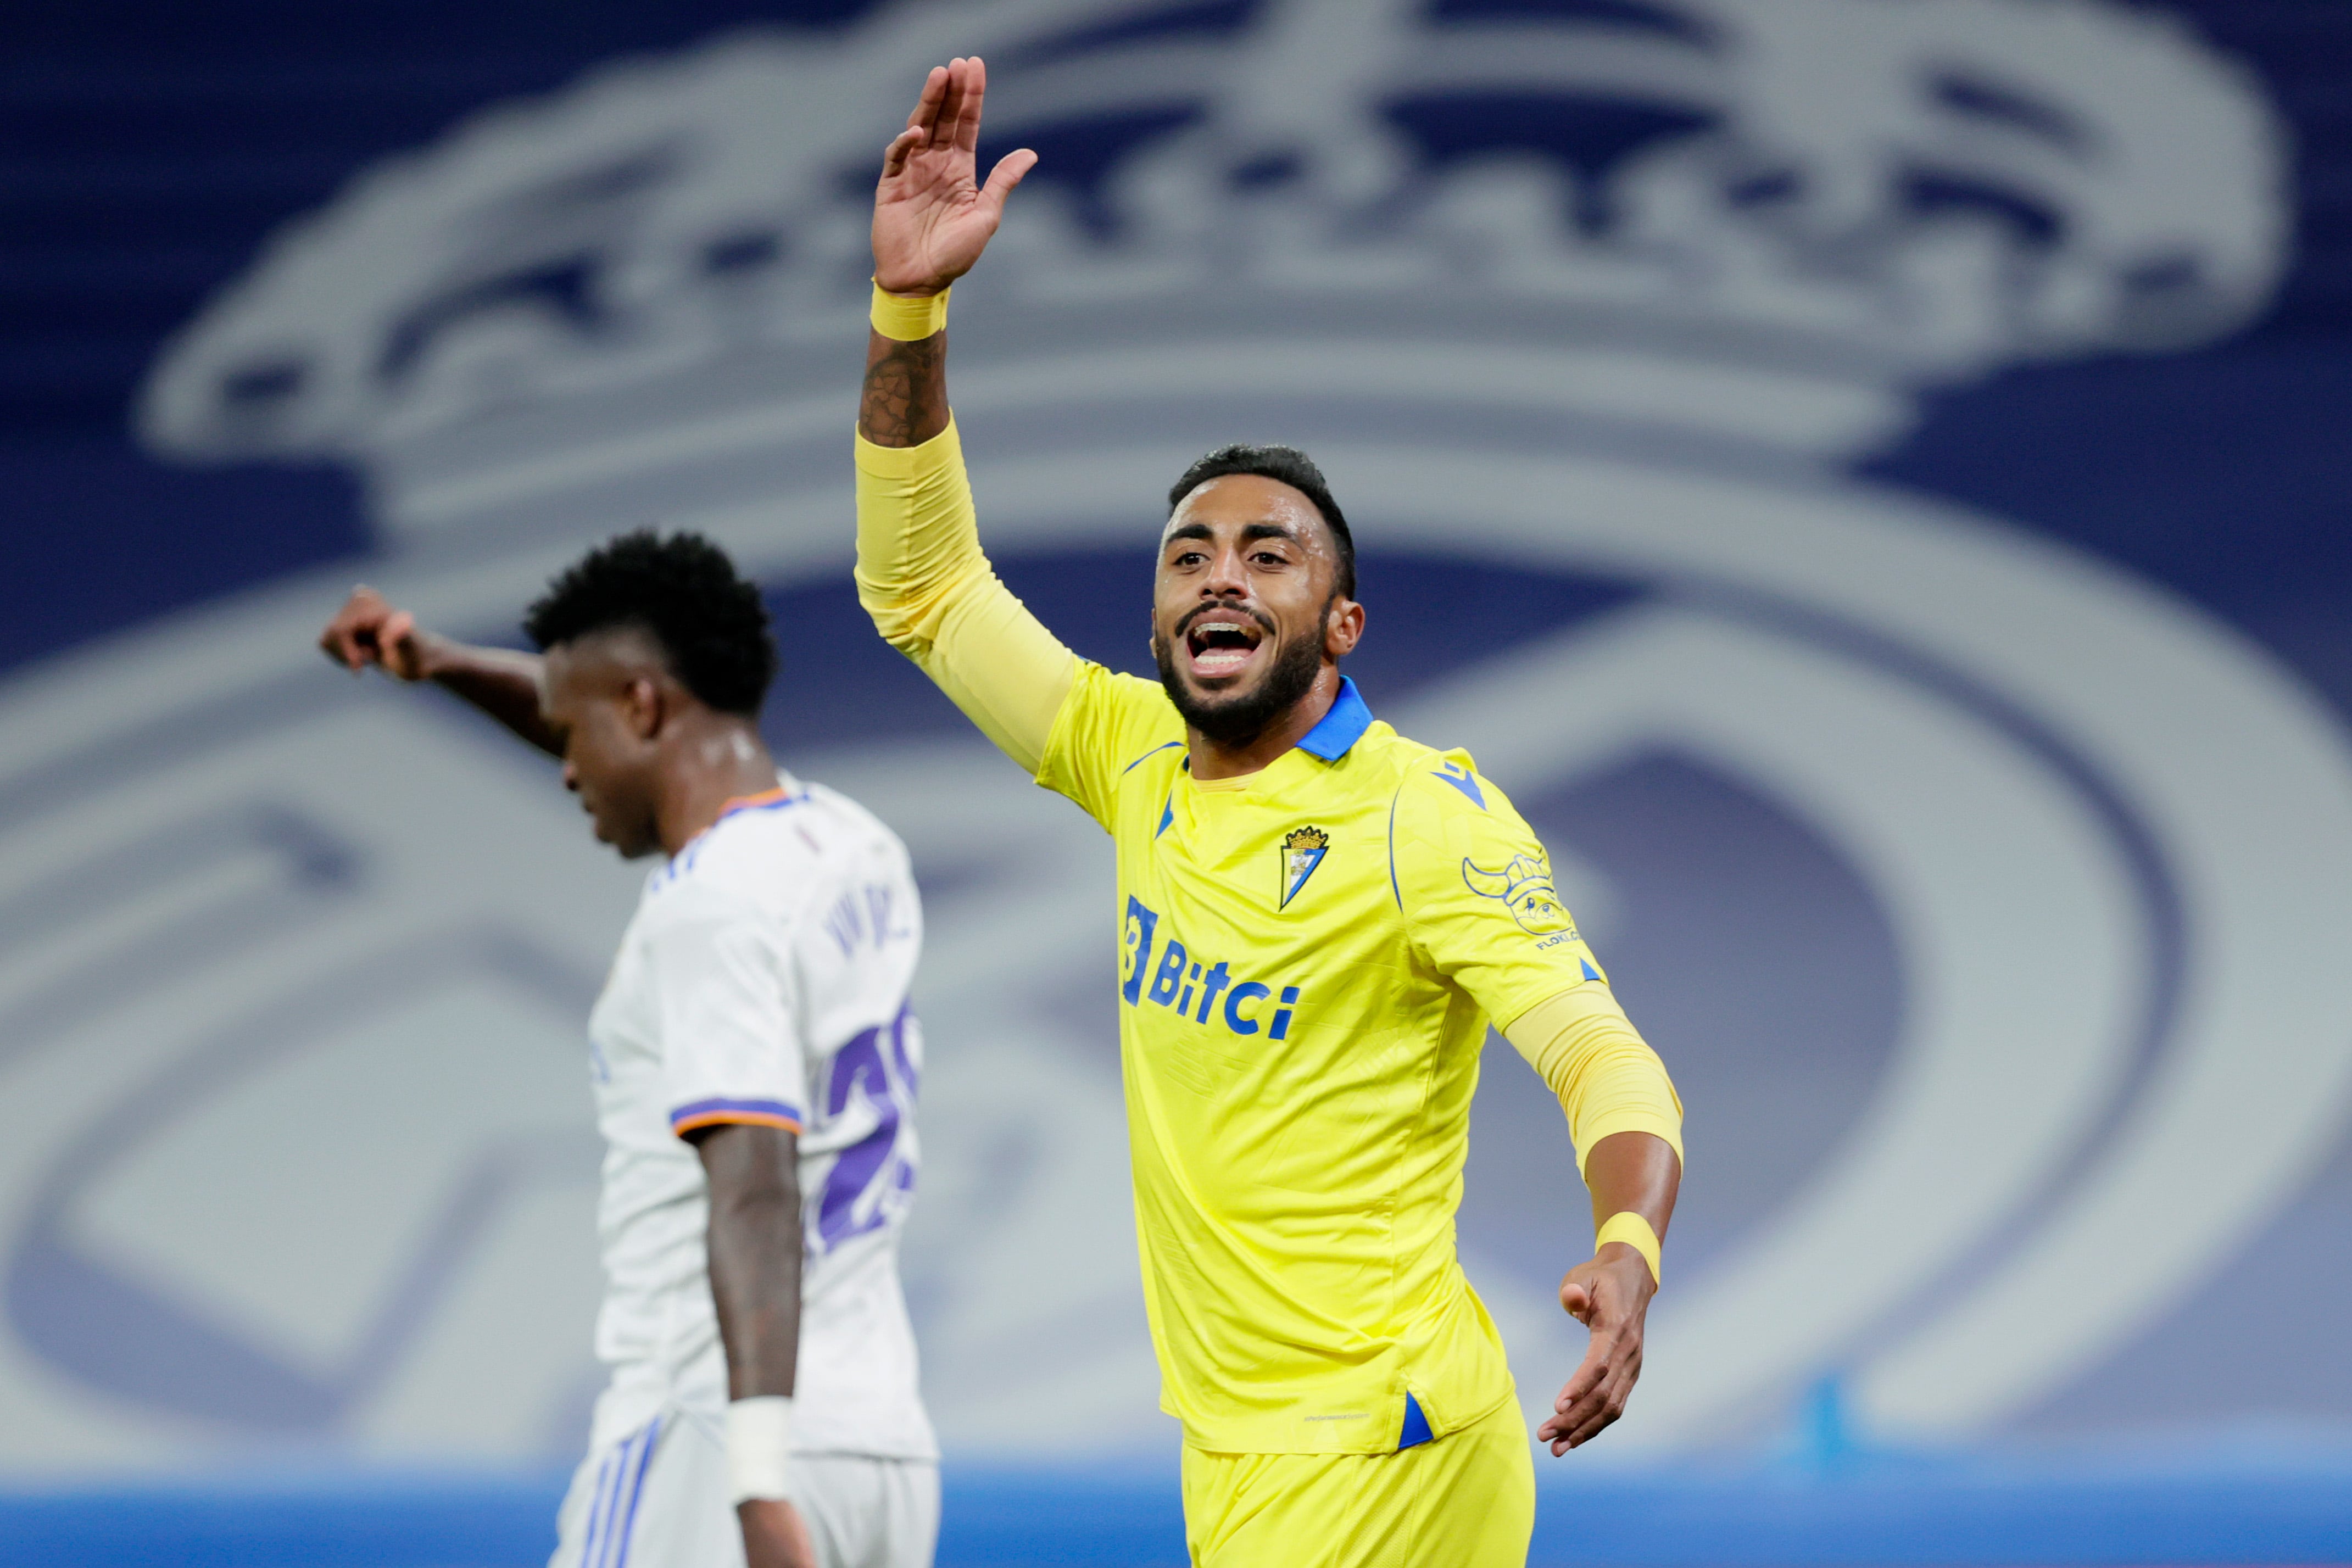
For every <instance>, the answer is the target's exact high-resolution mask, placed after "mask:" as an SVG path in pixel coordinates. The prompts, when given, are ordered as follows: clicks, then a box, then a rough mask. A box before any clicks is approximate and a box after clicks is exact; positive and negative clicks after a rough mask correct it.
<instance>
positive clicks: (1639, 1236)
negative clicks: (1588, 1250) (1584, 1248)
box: [1592, 1208, 1662, 1284]
mask: <svg viewBox="0 0 2352 1568" xmlns="http://www.w3.org/2000/svg"><path fill="white" fill-rule="evenodd" d="M1612 1241H1622V1242H1623V1243H1624V1244H1625V1245H1626V1246H1628V1247H1631V1248H1632V1249H1633V1250H1634V1251H1636V1252H1639V1253H1640V1254H1641V1255H1642V1258H1643V1261H1645V1262H1647V1263H1648V1264H1649V1265H1650V1280H1651V1282H1652V1283H1653V1284H1654V1283H1656V1282H1657V1281H1659V1280H1660V1279H1661V1278H1662V1276H1661V1275H1660V1274H1659V1273H1658V1250H1659V1249H1658V1233H1657V1232H1656V1231H1654V1230H1653V1229H1651V1228H1650V1222H1649V1221H1648V1220H1646V1219H1644V1218H1642V1217H1641V1216H1640V1215H1638V1214H1636V1213H1634V1212H1633V1210H1632V1209H1630V1208H1628V1209H1622V1210H1620V1211H1619V1212H1617V1213H1615V1214H1612V1215H1611V1216H1610V1217H1609V1218H1608V1219H1607V1220H1605V1221H1603V1222H1602V1224H1601V1229H1600V1230H1599V1232H1598V1233H1596V1234H1595V1235H1594V1236H1593V1238H1592V1250H1593V1251H1595V1252H1599V1251H1600V1250H1601V1249H1602V1248H1603V1247H1606V1246H1608V1245H1609V1244H1610V1243H1611V1242H1612Z"/></svg>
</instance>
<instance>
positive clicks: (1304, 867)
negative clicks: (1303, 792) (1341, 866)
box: [1276, 828, 1331, 909]
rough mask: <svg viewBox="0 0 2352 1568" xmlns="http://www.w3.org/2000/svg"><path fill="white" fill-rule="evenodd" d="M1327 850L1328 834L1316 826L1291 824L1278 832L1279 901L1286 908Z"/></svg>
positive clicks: (1279, 905)
mask: <svg viewBox="0 0 2352 1568" xmlns="http://www.w3.org/2000/svg"><path fill="white" fill-rule="evenodd" d="M1330 852H1331V835H1330V834H1328V833H1327V832H1325V831H1323V830H1322V829H1320V828H1293V829H1291V830H1290V831H1288V832H1287V833H1285V834H1284V835H1283V836H1282V902H1281V904H1278V905H1276V907H1277V908H1281V909H1287V908H1289V907H1290V901H1291V900H1292V899H1294V898H1297V896H1298V890H1299V889H1300V888H1303V887H1305V886H1306V885H1307V878H1308V877H1310V876H1313V875H1314V874H1315V868H1316V867H1317V866H1318V865H1321V864H1322V863H1323V857H1324V856H1325V855H1327V854H1329V853H1330Z"/></svg>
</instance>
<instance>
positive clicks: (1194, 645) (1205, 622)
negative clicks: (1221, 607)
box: [1184, 615, 1265, 681]
mask: <svg viewBox="0 0 2352 1568" xmlns="http://www.w3.org/2000/svg"><path fill="white" fill-rule="evenodd" d="M1263 642H1265V628H1263V627H1261V626H1260V625H1258V624H1257V622H1255V621H1250V620H1247V619H1245V618H1244V617H1242V616H1238V615H1203V616H1202V617H1201V619H1199V620H1198V621H1195V622H1192V625H1191V626H1190V627H1188V628H1186V629H1185V632H1184V651H1185V653H1187V654H1188V655H1190V656H1191V658H1192V674H1195V675H1196V676H1198V677H1200V678H1201V679H1202V680H1204V681H1213V680H1221V679H1223V677H1225V676H1227V675H1233V674H1240V673H1241V671H1242V670H1243V668H1244V667H1245V666H1246V665H1247V664H1249V662H1250V661H1251V660H1252V659H1254V658H1255V657H1256V656H1257V650H1258V644H1259V643H1263Z"/></svg>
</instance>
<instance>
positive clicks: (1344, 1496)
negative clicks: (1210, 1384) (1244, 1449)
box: [1183, 1404, 1536, 1568]
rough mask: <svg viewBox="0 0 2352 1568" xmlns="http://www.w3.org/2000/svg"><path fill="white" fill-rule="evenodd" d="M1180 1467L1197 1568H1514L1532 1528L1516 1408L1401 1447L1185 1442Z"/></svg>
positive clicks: (1532, 1491) (1528, 1463)
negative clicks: (1319, 1450) (1345, 1449)
mask: <svg viewBox="0 0 2352 1568" xmlns="http://www.w3.org/2000/svg"><path fill="white" fill-rule="evenodd" d="M1183 1462H1184V1469H1183V1477H1184V1483H1183V1484H1184V1537H1185V1545H1186V1546H1187V1547H1189V1548H1190V1549H1191V1560H1192V1563H1193V1564H1194V1568H1522V1565H1523V1564H1524V1563H1526V1562H1527V1560H1528V1542H1529V1541H1530V1539H1531V1538H1532V1537H1533V1535H1534V1533H1535V1522H1536V1477H1535V1466H1534V1463H1533V1462H1532V1460H1531V1459H1530V1458H1529V1456H1528V1434H1527V1425H1526V1422H1525V1420H1524V1418H1523V1417H1522V1416H1520V1414H1519V1407H1518V1406H1517V1404H1509V1405H1505V1406H1502V1407H1501V1408H1499V1409H1497V1410H1496V1411H1495V1412H1494V1413H1493V1414H1492V1415H1490V1416H1486V1417H1485V1418H1484V1419H1483V1420H1480V1421H1478V1422H1476V1423H1475V1424H1474V1425H1472V1426H1471V1427H1468V1428H1467V1429H1466V1430H1464V1431H1460V1432H1456V1433H1454V1435H1453V1436H1452V1437H1448V1438H1446V1439H1445V1440H1444V1442H1442V1443H1423V1444H1422V1445H1420V1446H1419V1447H1417V1448H1407V1449H1405V1450H1404V1451H1403V1452H1402V1453H1391V1454H1210V1453H1203V1452H1202V1451H1201V1450H1200V1449H1198V1448H1187V1449H1185V1450H1184V1461H1183Z"/></svg>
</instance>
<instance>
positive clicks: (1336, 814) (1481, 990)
mask: <svg viewBox="0 0 2352 1568" xmlns="http://www.w3.org/2000/svg"><path fill="white" fill-rule="evenodd" d="M857 460H858V473H859V476H858V572H857V580H858V587H859V594H860V598H861V599H862V601H864V602H865V604H866V608H867V609H868V611H869V612H872V614H873V616H874V618H875V621H876V623H877V626H879V628H880V629H881V631H882V632H883V635H884V636H885V637H887V639H888V640H889V641H890V642H891V643H892V644H893V645H894V646H896V647H898V649H900V650H901V651H902V652H904V653H907V654H908V656H909V657H911V658H912V659H914V660H915V662H916V663H917V664H919V665H921V667H922V668H923V669H924V671H925V672H926V673H928V674H929V675H930V676H931V677H932V679H933V680H935V681H937V682H938V683H939V685H940V686H941V687H942V688H943V689H944V690H945V691H946V692H947V693H948V695H950V697H952V698H953V699H954V700H955V702H956V703H957V705H958V706H961V708H962V709H963V710H964V712H965V713H966V714H968V715H970V716H971V718H972V719H973V720H974V722H976V723H977V724H978V725H979V726H980V727H981V728H982V730H983V731H984V732H986V733H987V734H988V736H989V737H990V738H991V739H992V740H994V741H995V742H996V743H997V745H998V746H999V747H1002V748H1003V750H1004V751H1005V752H1006V753H1007V754H1008V755H1010V756H1011V757H1013V758H1014V759H1015V760H1016V761H1018V762H1019V763H1020V764H1021V765H1022V766H1023V767H1024V768H1028V769H1029V770H1030V771H1031V772H1032V773H1033V775H1034V777H1035V779H1037V781H1038V782H1039V783H1040V784H1042V785H1044V786H1045V788H1047V789H1053V790H1055V791H1057V792H1058V793H1060V794H1063V795H1066V796H1067V797H1069V798H1070V799H1071V800H1075V801H1076V802H1077V803H1078V805H1079V806H1080V807H1082V808H1083V809H1084V810H1086V811H1087V814H1088V815H1089V816H1091V817H1093V818H1094V819H1095V821H1097V822H1099V823H1100V824H1101V825H1102V826H1103V827H1104V828H1105V829H1106V830H1107V831H1109V833H1110V834H1111V836H1112V838H1113V839H1114V841H1116V843H1117V845H1118V891H1117V896H1116V902H1115V904H1114V906H1113V908H1114V914H1115V917H1116V926H1117V931H1118V965H1119V982H1118V997H1119V1045H1120V1056H1121V1063H1122V1068H1123V1072H1124V1077H1125V1081H1126V1086H1127V1105H1128V1122H1129V1144H1130V1147H1131V1152H1132V1158H1133V1162H1134V1173H1135V1205H1136V1220H1137V1231H1138V1235H1139V1240H1140V1249H1141V1252H1142V1263H1143V1281H1144V1300H1145V1303H1146V1306H1147V1308H1148V1310H1149V1312H1150V1322H1151V1333H1152V1341H1153V1343H1154V1346H1155V1347H1156V1349H1157V1350H1158V1352H1159V1357H1160V1373H1161V1378H1162V1388H1163V1393H1162V1404H1163V1405H1164V1406H1165V1407H1166V1408H1167V1409H1168V1410H1169V1411H1170V1412H1171V1413H1172V1414H1174V1415H1175V1416H1178V1417H1180V1418H1181V1420H1182V1422H1183V1424H1184V1433H1185V1438H1186V1440H1187V1442H1189V1443H1190V1444H1192V1446H1193V1447H1194V1448H1202V1449H1206V1450H1210V1451H1213V1452H1222V1453H1261V1454H1280V1453H1372V1452H1381V1451H1384V1450H1388V1449H1393V1448H1396V1447H1398V1446H1399V1442H1400V1440H1401V1437H1402V1436H1403V1435H1404V1434H1405V1433H1406V1432H1407V1430H1408V1427H1407V1413H1408V1409H1409V1408H1412V1409H1413V1410H1414V1411H1415V1412H1416V1413H1417V1416H1418V1417H1419V1419H1420V1421H1422V1422H1425V1423H1426V1431H1427V1433H1428V1434H1429V1435H1432V1436H1436V1437H1443V1436H1444V1434H1446V1433H1448V1432H1450V1431H1454V1430H1456V1429H1459V1428H1461V1427H1466V1426H1469V1425H1470V1424H1472V1423H1473V1422H1475V1421H1477V1420H1478V1419H1479V1418H1480V1417H1482V1416H1486V1415H1487V1414H1489V1413H1490V1412H1492V1411H1493V1410H1494V1409H1495V1408H1496V1406H1499V1405H1501V1404H1502V1403H1503V1402H1504V1401H1506V1400H1507V1399H1509V1398H1510V1397H1511V1395H1512V1385H1511V1379H1510V1374H1509V1371H1508V1368H1507V1364H1506V1363H1505V1360H1504V1354H1503V1346H1502V1342H1501V1340H1500V1338H1499V1336H1498V1335H1497V1334H1496V1331H1495V1326H1494V1324H1493V1322H1491V1321H1490V1320H1489V1319H1488V1317H1487V1315H1486V1309H1485V1308H1484V1306H1483V1305H1481V1304H1480V1302H1479V1301H1478V1298H1477V1296H1476V1294H1475V1292H1474V1291H1472V1290H1471V1288H1470V1286H1469V1283H1468V1281H1466V1280H1465V1279H1464V1277H1463V1274H1462V1270H1461V1267H1460V1265H1459V1264H1458V1263H1457V1262H1456V1260H1455V1258H1454V1210H1455V1209H1456V1207H1458V1206H1459V1204H1460V1201H1461V1196H1462V1166H1463V1159H1464V1155H1465V1153H1466V1151H1467V1141H1468V1133H1469V1116H1470V1099H1471V1093H1472V1092H1473V1090H1474V1089H1475V1087H1476V1083H1477V1076H1478V1054H1479V1050H1480V1047H1481V1046H1482V1044H1483V1043H1484V1040H1485V1038H1486V1027H1487V1024H1488V1022H1489V1020H1493V1021H1494V1022H1496V1024H1498V1025H1500V1026H1503V1027H1504V1028H1505V1029H1506V1031H1507V1033H1508V1034H1509V1036H1510V1038H1511V1039H1512V1040H1513V1043H1514V1044H1515V1045H1517V1047H1518V1048H1519V1049H1520V1050H1521V1051H1523V1052H1525V1053H1527V1054H1528V1057H1529V1059H1530V1060H1531V1061H1534V1062H1535V1063H1536V1065H1537V1068H1538V1071H1541V1072H1542V1073H1543V1074H1544V1076H1545V1078H1546V1080H1547V1081H1548V1082H1549V1083H1550V1084H1551V1085H1552V1087H1553V1088H1554V1090H1555V1091H1556V1092H1559V1094H1560V1097H1561V1100H1562V1103H1563V1104H1564V1105H1565V1106H1566V1108H1567V1110H1568V1113H1569V1120H1570V1133H1571V1135H1572V1136H1573V1137H1574V1139H1575V1141H1576V1145H1577V1147H1578V1148H1579V1150H1580V1151H1590V1150H1591V1147H1592V1145H1594V1144H1595V1143H1597V1142H1598V1141H1599V1140H1600V1139H1601V1138H1604V1137H1606V1136H1608V1135H1610V1134H1612V1133H1619V1132H1646V1133H1653V1134H1656V1135H1657V1136H1659V1137H1662V1138H1664V1139H1665V1140H1666V1141H1667V1142H1668V1143H1670V1144H1672V1145H1674V1146H1675V1150H1676V1152H1677V1154H1679V1153H1680V1150H1681V1116H1682V1111H1681V1105H1680V1103H1679V1102H1677V1101H1676V1099H1675V1093H1674V1089H1673V1085H1672V1084H1671V1083H1670V1082H1668V1080H1667V1078H1666V1074H1665V1070H1664V1067H1663V1066H1662V1065H1661V1064H1660V1063H1659V1061H1658V1059H1657V1057H1656V1056H1655V1054H1654V1053H1653V1052H1652V1051H1650V1049H1649V1048H1648V1047H1647V1046H1646V1045H1644V1044H1643V1041H1642V1040H1641V1037H1640V1036H1639V1035H1638V1034H1636V1033H1635V1032H1634V1031H1633V1027H1632V1025H1631V1024H1629V1023H1627V1022H1626V1021H1625V1019H1624V1015H1623V1013H1622V1010H1620V1009H1619V1008H1618V1007H1617V1004H1616V1003H1615V1001H1614V1000H1613V999H1612V998H1611V996H1610V993H1609V989H1608V985H1607V981H1606V978H1605V977H1604V975H1603V973H1602V971H1601V966H1600V964H1599V962H1598V960H1596V959H1595V958H1594V956H1593V955H1592V952H1591V948H1590V947H1589V946H1587V945H1586V944H1585V942H1584V940H1583V938H1582V937H1581V936H1579V935H1578V933H1577V929H1576V925H1575V922H1574V921H1573V920H1572V919H1571V918H1570V915H1569V912H1568V911H1567V910H1566V909H1565V908H1564V907H1563V906H1562V905H1561V904H1560V901H1559V895H1558V894H1557V892H1556V891H1555V890H1554V888H1553V886H1552V881H1551V873H1550V870H1549V862H1548V861H1547V859H1546V857H1545V854H1544V850H1543V846H1542V844H1541V843H1539V842H1538V841H1537V839H1536V836H1535V834H1534V833H1533V831H1530V830H1529V828H1528V825H1527V823H1526V821H1523V820H1522V819H1521V818H1520V816H1519V814H1518V813H1517V811H1516V810H1513V809H1512V807H1511V803H1510V801H1509V800H1507V799H1506V798H1505V797H1504V795H1503V792H1502V791H1501V790H1500V789H1497V788H1496V786H1495V784H1494V783H1493V781H1492V780H1490V779H1486V778H1484V777H1482V776H1481V775H1480V774H1479V773H1478V771H1477V769H1476V768H1475V765H1474V764H1473V763H1472V761H1471V759H1470V758H1469V757H1468V756H1467V755H1466V754H1465V753H1463V752H1460V751H1438V750H1436V749H1434V748H1433V747H1427V746H1423V745H1421V744H1419V743H1418V742H1415V741H1411V740H1407V739H1405V738H1404V737H1402V736H1400V735H1398V734H1397V733H1396V732H1395V731H1394V730H1393V729H1391V727H1389V726H1387V725H1386V724H1383V723H1381V722H1380V721H1379V720H1377V719H1375V718H1374V717H1373V716H1372V715H1371V712H1370V709H1369V708H1368V707H1367V706H1365V704H1364V702H1363V700H1362V699H1361V697H1360V696H1359V695H1357V693H1356V690H1355V687H1354V685H1352V684H1347V683H1343V685H1342V686H1341V690H1340V695H1339V700H1338V701H1337V702H1336V703H1335V704H1334V705H1333V706H1332V708H1331V710H1330V712H1329V713H1328V715H1327V716H1325V717H1324V719H1323V720H1322V722H1321V723H1319V724H1318V726H1317V727H1315V728H1314V730H1313V731H1312V732H1310V733H1309V734H1308V735H1307V737H1306V738H1305V739H1303V740H1302V741H1300V742H1299V744H1298V746H1297V748H1296V749H1294V750H1292V751H1290V752H1289V753H1287V754H1286V755H1285V756H1283V757H1282V758H1279V759H1277V760H1276V761H1275V762H1274V763H1273V764H1271V765H1270V766H1268V767H1267V768H1265V769H1263V770H1262V771H1260V772H1258V773H1255V774H1253V775H1250V776H1249V777H1247V778H1244V779H1219V780H1215V781H1203V780H1200V779H1194V778H1192V775H1191V773H1190V771H1189V770H1188V764H1187V754H1186V748H1185V744H1184V741H1185V732H1184V725H1183V721H1182V719H1181V718H1180V717H1179V716H1178V715H1177V713H1176V710H1175V708H1174V707H1173V706H1171V704H1170V702H1169V700H1168V697H1167V695H1166V694H1165V693H1164V692H1163V691H1162V690H1161V688H1160V686H1159V685H1157V684H1156V683H1153V682H1150V681H1144V680H1139V679H1136V678H1135V677H1133V676H1128V675H1120V674H1113V673H1111V672H1110V671H1108V670H1106V669H1104V668H1102V667H1101V666H1099V665H1097V664H1089V663H1087V662H1086V661H1083V660H1081V659H1079V658H1077V657H1076V655H1075V654H1074V653H1071V652H1070V651H1069V650H1068V649H1067V648H1066V647H1064V646H1063V645H1062V644H1061V643H1058V642H1057V641H1055V638H1054V637H1053V636H1052V634H1051V633H1049V632H1046V630H1045V628H1044V627H1043V626H1042V625H1040V624H1039V623H1038V622H1037V621H1036V620H1035V618H1034V616H1032V615H1030V614H1029V612H1027V611H1026V610H1025V609H1024V607H1023V606H1022V605H1021V603H1020V601H1018V600H1016V599H1014V598H1013V595H1012V594H1011V593H1009V592H1008V591H1006V590H1005V589H1004V588H1003V585H1002V584H1001V583H999V582H998V581H997V580H996V578H995V576H994V574H993V573H992V571H991V570H989V567H988V563H987V560H986V559H985V557H984V556H983V555H982V552H981V549H980V542H979V536H978V531H977V526H976V523H975V520H974V515H973V510H972V506H971V493H970V489H969V486H968V484H967V482H966V480H965V476H964V468H963V459H962V455H961V448H960V446H959V444H958V441H957V436H956V432H955V430H954V429H953V427H952V426H950V429H949V430H948V431H947V432H946V433H945V434H942V435H940V436H939V437H937V438H936V439H934V440H932V441H929V442H927V443H925V444H922V445H920V446H916V447H908V448H886V447H879V446H875V445H873V444H869V443H867V442H866V441H864V440H863V439H860V440H859V442H858V446H857ZM1412 1429H1413V1431H1414V1433H1415V1435H1416V1436H1418V1435H1419V1434H1420V1427H1419V1424H1418V1423H1416V1424H1415V1426H1414V1427H1413V1428H1412Z"/></svg>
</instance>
